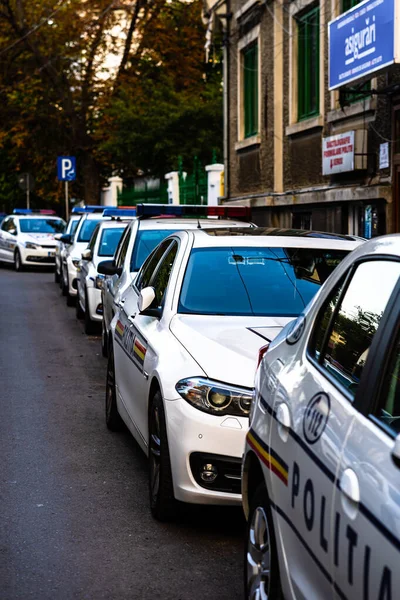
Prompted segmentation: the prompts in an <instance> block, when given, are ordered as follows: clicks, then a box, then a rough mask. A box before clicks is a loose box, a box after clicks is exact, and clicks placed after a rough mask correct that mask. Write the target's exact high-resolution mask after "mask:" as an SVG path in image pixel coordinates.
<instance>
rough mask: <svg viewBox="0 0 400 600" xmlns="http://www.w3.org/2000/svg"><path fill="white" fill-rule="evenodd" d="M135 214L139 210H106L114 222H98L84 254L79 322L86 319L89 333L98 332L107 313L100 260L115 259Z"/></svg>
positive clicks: (78, 303) (78, 312)
mask: <svg viewBox="0 0 400 600" xmlns="http://www.w3.org/2000/svg"><path fill="white" fill-rule="evenodd" d="M135 214H136V212H135V211H128V210H120V209H105V210H104V212H103V216H104V217H112V219H113V220H112V221H108V220H104V219H103V220H101V221H99V222H98V223H97V225H96V227H95V230H94V232H93V234H92V237H91V238H90V242H89V244H88V246H87V248H86V249H85V250H84V251H83V252H82V259H81V261H80V263H79V276H78V297H77V301H76V316H77V318H78V319H80V318H83V319H84V323H85V333H87V334H92V333H96V332H97V326H98V325H99V324H100V323H101V320H102V314H103V305H102V300H101V290H102V289H103V283H104V275H99V274H98V272H97V265H98V264H99V262H100V261H102V260H104V259H106V258H109V257H113V256H114V253H115V250H116V247H117V245H118V243H119V240H120V239H121V236H122V234H123V233H124V230H125V228H126V226H127V224H128V223H129V220H131V219H132V218H133V217H134V216H135ZM128 219H129V220H128Z"/></svg>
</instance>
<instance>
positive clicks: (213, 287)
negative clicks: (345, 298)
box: [178, 247, 347, 317]
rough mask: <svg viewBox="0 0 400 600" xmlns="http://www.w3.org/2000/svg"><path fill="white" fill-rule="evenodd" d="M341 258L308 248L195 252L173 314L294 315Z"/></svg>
mask: <svg viewBox="0 0 400 600" xmlns="http://www.w3.org/2000/svg"><path fill="white" fill-rule="evenodd" d="M346 254H347V252H345V251H342V250H321V249H311V248H263V247H262V248H247V247H238V248H195V249H194V250H193V251H192V253H191V256H190V259H189V262H188V266H187V269H186V273H185V279H184V282H183V286H182V292H181V297H180V300H179V308H178V310H179V312H180V313H189V314H208V315H212V314H214V315H216V314H224V315H237V316H240V315H243V316H247V315H254V316H281V317H297V316H298V315H299V314H300V313H301V312H302V310H303V309H304V307H305V306H306V305H307V304H308V302H309V301H310V300H311V299H312V298H313V297H314V295H315V294H316V292H317V291H318V290H319V288H320V286H321V285H322V283H323V282H324V281H325V280H326V279H327V277H328V276H329V275H330V274H331V273H332V271H333V270H334V268H335V267H336V266H337V265H338V264H339V263H340V261H341V260H342V259H343V258H344V257H345V256H346Z"/></svg>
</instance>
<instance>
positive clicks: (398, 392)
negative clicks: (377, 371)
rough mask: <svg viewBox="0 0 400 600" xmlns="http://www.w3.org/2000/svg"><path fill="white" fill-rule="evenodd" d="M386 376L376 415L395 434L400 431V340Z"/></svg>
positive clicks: (394, 350) (390, 359)
mask: <svg viewBox="0 0 400 600" xmlns="http://www.w3.org/2000/svg"><path fill="white" fill-rule="evenodd" d="M388 364H389V368H388V370H387V371H386V374H385V376H384V382H385V384H384V387H383V389H382V391H381V393H380V397H379V404H378V407H377V410H376V415H375V416H376V417H377V418H378V419H379V420H380V421H382V423H384V424H385V425H387V426H388V427H390V429H391V430H392V431H393V434H394V435H398V434H399V433H400V340H399V339H398V340H397V343H396V344H395V346H394V349H393V352H392V355H391V357H390V358H389V361H388Z"/></svg>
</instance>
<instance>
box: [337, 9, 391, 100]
mask: <svg viewBox="0 0 400 600" xmlns="http://www.w3.org/2000/svg"><path fill="white" fill-rule="evenodd" d="M396 4H397V0H365V2H361V3H360V4H357V6H354V7H353V8H351V9H350V10H348V11H347V12H345V13H343V14H342V15H340V17H338V18H337V19H335V20H334V21H331V22H330V23H329V89H330V90H334V89H336V88H338V87H341V86H343V85H347V84H349V83H353V82H354V81H356V80H358V79H360V78H362V77H365V76H366V75H370V74H372V73H375V72H376V71H380V70H381V69H383V68H385V67H387V66H388V65H391V64H393V63H395V62H397V60H396V48H395V46H396V35H395V34H396V31H395V13H396V11H395V5H396ZM397 58H398V57H397Z"/></svg>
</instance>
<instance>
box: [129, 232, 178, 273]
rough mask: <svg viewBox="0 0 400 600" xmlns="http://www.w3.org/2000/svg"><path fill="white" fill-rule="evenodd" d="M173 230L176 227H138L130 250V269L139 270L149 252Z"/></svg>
mask: <svg viewBox="0 0 400 600" xmlns="http://www.w3.org/2000/svg"><path fill="white" fill-rule="evenodd" d="M175 231H176V229H139V231H138V232H137V234H136V239H135V245H134V247H133V252H132V259H131V271H132V272H134V271H139V269H140V267H141V266H142V264H143V263H144V261H145V260H146V258H147V257H148V255H149V254H150V252H153V250H154V248H155V247H156V246H158V244H159V243H160V242H162V241H163V239H165V238H166V237H168V236H169V235H171V233H175Z"/></svg>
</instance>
